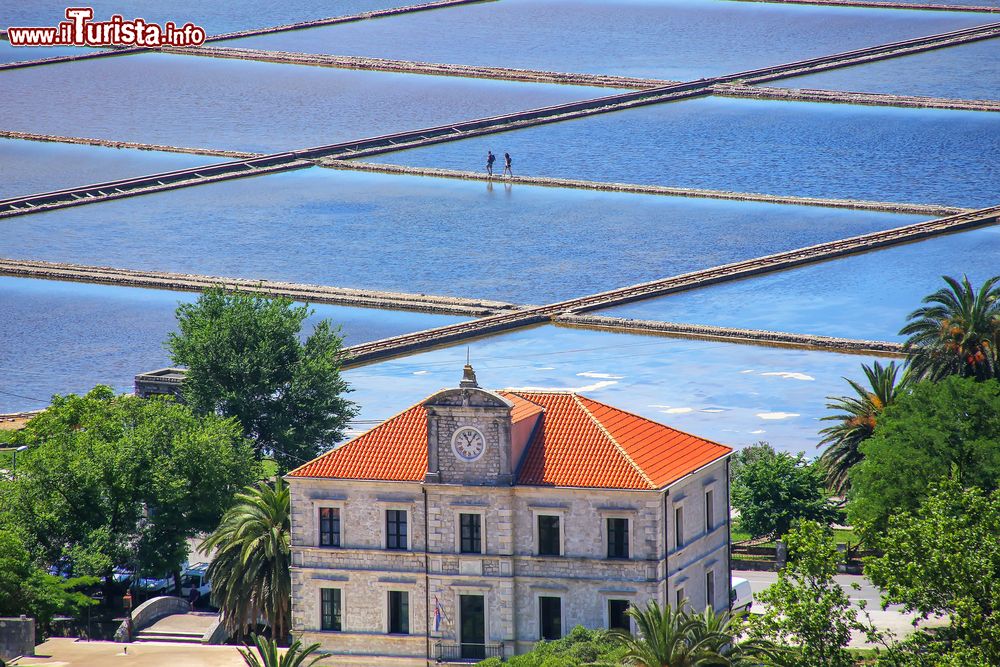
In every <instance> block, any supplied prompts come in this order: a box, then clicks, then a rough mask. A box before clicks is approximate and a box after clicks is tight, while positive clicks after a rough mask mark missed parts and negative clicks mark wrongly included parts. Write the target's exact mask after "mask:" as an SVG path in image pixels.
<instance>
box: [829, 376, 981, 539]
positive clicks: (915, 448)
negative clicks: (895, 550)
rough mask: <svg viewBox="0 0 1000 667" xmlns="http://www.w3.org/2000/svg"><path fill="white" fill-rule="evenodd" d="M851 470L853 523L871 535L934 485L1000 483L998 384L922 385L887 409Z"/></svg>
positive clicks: (951, 379) (956, 379)
mask: <svg viewBox="0 0 1000 667" xmlns="http://www.w3.org/2000/svg"><path fill="white" fill-rule="evenodd" d="M861 451H862V453H863V454H864V456H865V460H864V461H862V462H861V463H860V464H859V465H857V466H855V468H854V469H853V470H852V472H851V484H852V488H851V493H850V495H849V499H850V504H849V505H848V514H849V516H850V518H851V522H852V525H854V526H856V527H859V528H862V529H863V530H865V531H866V532H867V533H869V534H871V535H874V534H877V533H878V532H879V531H881V530H884V529H885V527H886V526H887V525H888V519H889V517H890V516H891V515H893V514H896V513H899V512H910V511H914V510H916V508H917V507H918V505H919V504H920V502H921V501H922V500H923V499H924V498H925V497H926V495H927V490H928V487H929V485H930V484H931V483H933V482H935V481H938V480H940V479H942V478H945V477H949V476H951V475H955V476H956V478H957V479H958V480H959V481H960V482H961V483H962V484H963V485H964V486H977V487H979V488H981V489H986V490H992V489H995V488H997V485H998V483H1000V382H997V381H996V380H990V381H986V382H976V381H974V380H972V379H967V378H961V377H957V376H952V377H949V378H946V379H944V380H941V381H940V382H920V383H917V384H914V385H913V386H912V387H911V391H910V393H908V394H907V395H905V396H902V397H900V398H899V399H898V400H897V401H896V403H895V404H893V405H890V406H888V407H887V408H886V409H885V412H884V413H883V415H882V419H881V421H880V423H879V424H878V426H877V427H876V429H875V434H874V435H873V436H872V437H871V438H869V439H868V440H866V441H865V442H864V443H862V445H861Z"/></svg>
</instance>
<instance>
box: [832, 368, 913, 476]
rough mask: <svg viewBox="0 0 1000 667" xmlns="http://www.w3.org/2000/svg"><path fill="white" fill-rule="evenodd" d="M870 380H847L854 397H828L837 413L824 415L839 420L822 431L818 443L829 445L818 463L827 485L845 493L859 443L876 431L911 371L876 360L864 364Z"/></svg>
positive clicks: (859, 453) (905, 384) (907, 381)
mask: <svg viewBox="0 0 1000 667" xmlns="http://www.w3.org/2000/svg"><path fill="white" fill-rule="evenodd" d="M861 369H862V370H863V371H864V373H865V377H866V378H867V380H868V384H867V386H865V385H862V384H860V383H858V382H855V381H854V380H848V379H847V378H844V379H845V380H847V383H848V384H849V385H850V386H851V389H853V390H854V394H855V395H854V396H839V397H833V396H828V397H827V399H828V400H830V401H831V402H830V403H827V405H826V407H827V408H829V409H830V410H836V411H837V412H836V413H834V414H831V415H827V416H826V417H823V421H833V422H836V423H835V424H833V425H832V426H828V427H826V428H824V429H823V430H821V431H820V434H821V435H822V436H823V439H822V440H820V441H819V446H820V447H822V446H823V445H826V449H825V450H823V454H822V456H820V459H819V464H820V467H821V468H822V469H823V472H824V474H825V475H826V484H827V486H828V487H829V488H830V489H831V490H832V491H834V492H835V493H839V494H843V493H845V492H846V491H847V489H848V488H849V487H850V476H849V473H850V470H851V468H853V467H854V466H855V465H857V464H858V462H859V461H861V459H862V454H861V450H860V449H859V446H860V445H861V443H862V442H864V441H865V440H867V439H868V438H870V437H871V436H872V434H873V433H874V432H875V426H876V424H878V419H879V416H880V415H881V414H882V411H883V410H884V409H885V406H887V405H890V404H891V403H893V402H895V400H896V398H897V397H898V396H900V395H901V394H902V393H903V392H904V391H906V387H907V385H908V384H909V377H910V376H909V373H908V372H907V370H906V369H903V372H902V374H900V367H899V366H897V365H896V362H895V361H891V362H889V364H888V365H887V366H883V365H882V364H880V363H879V362H877V361H876V362H875V363H874V364H873V365H872V366H868V365H865V364H862V365H861Z"/></svg>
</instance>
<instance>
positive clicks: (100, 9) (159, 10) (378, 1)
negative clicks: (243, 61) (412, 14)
mask: <svg viewBox="0 0 1000 667" xmlns="http://www.w3.org/2000/svg"><path fill="white" fill-rule="evenodd" d="M70 4H72V3H70ZM407 4H417V3H416V2H409V0H282V2H273V1H271V0H241V2H203V1H202V0H129V2H127V3H125V2H121V1H120V0H88V2H87V3H85V4H82V5H78V6H83V7H93V9H94V14H95V20H102V19H104V20H106V19H107V18H109V17H110V16H111V15H112V14H116V13H117V14H121V15H122V16H123V17H124V18H126V19H133V18H136V17H141V18H143V19H146V21H152V22H155V23H159V24H160V25H162V24H164V23H165V22H167V21H173V22H174V23H176V24H180V25H183V24H184V23H187V22H188V21H190V22H192V23H194V24H195V25H199V26H201V27H202V28H204V29H205V30H206V31H208V33H209V34H210V35H212V34H218V33H222V32H232V31H234V30H244V29H247V28H260V27H265V26H273V25H283V24H286V23H295V22H298V21H307V20H310V19H319V18H326V17H328V16H343V15H346V14H357V13H359V12H364V11H370V10H373V9H384V8H386V7H397V6H402V5H407ZM67 6H68V5H67V3H66V2H65V0H30V2H11V3H10V4H9V5H8V6H5V7H4V8H3V9H2V10H0V27H3V28H6V27H8V26H11V25H15V26H19V25H42V26H48V25H56V24H57V23H58V22H59V21H61V20H65V14H64V12H65V11H66V7H67ZM73 6H77V5H73Z"/></svg>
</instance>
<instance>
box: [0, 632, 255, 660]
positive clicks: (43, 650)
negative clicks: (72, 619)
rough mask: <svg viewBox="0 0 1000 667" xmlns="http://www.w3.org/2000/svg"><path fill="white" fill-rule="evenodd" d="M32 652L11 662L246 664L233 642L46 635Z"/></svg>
mask: <svg viewBox="0 0 1000 667" xmlns="http://www.w3.org/2000/svg"><path fill="white" fill-rule="evenodd" d="M35 654H36V655H35V656H34V657H31V658H20V659H18V660H15V661H14V662H13V663H11V665H17V666H18V667H27V666H28V665H31V666H36V667H108V666H112V667H113V666H118V667H177V666H180V665H183V666H184V667H246V663H245V662H243V658H242V657H241V656H240V654H239V652H238V651H237V650H236V647H235V646H202V645H188V644H165V643H162V644H161V643H144V644H117V643H115V642H86V641H77V640H76V639H72V638H63V637H60V638H56V639H49V640H47V641H45V642H44V643H42V644H39V645H38V646H36V647H35Z"/></svg>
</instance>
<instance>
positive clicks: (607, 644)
mask: <svg viewBox="0 0 1000 667" xmlns="http://www.w3.org/2000/svg"><path fill="white" fill-rule="evenodd" d="M623 653H624V648H623V647H622V646H621V644H620V643H619V642H618V641H617V639H616V638H615V633H614V632H612V631H610V630H588V629H586V628H584V627H583V626H580V625H578V626H576V627H575V628H573V629H572V630H570V631H569V633H568V634H567V635H566V636H565V637H562V638H561V639H555V640H552V641H545V640H542V641H540V642H538V643H537V644H535V646H534V648H533V649H532V650H531V651H528V652H527V653H522V654H521V655H516V656H513V657H511V658H508V659H507V660H505V661H504V660H501V659H500V658H488V659H486V660H483V661H481V662H479V663H477V665H478V667H583V666H584V665H587V666H590V665H619V664H621V661H620V658H621V656H622V654H623Z"/></svg>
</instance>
